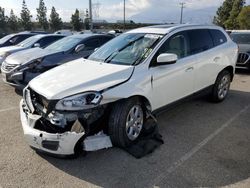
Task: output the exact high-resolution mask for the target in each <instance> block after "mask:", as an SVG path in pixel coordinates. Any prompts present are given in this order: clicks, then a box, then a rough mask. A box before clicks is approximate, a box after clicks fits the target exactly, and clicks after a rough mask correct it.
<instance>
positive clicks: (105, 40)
mask: <svg viewBox="0 0 250 188" xmlns="http://www.w3.org/2000/svg"><path fill="white" fill-rule="evenodd" d="M113 38H114V37H112V36H103V37H100V43H101V45H103V44H104V43H106V42H108V41H109V40H111V39H113Z"/></svg>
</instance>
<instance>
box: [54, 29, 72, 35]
mask: <svg viewBox="0 0 250 188" xmlns="http://www.w3.org/2000/svg"><path fill="white" fill-rule="evenodd" d="M55 34H61V35H66V36H70V35H73V32H72V31H71V30H67V29H63V30H58V31H56V32H55Z"/></svg>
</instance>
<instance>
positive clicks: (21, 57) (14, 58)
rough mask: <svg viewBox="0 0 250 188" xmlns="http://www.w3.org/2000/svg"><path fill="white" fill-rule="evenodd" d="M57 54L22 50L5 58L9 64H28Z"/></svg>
mask: <svg viewBox="0 0 250 188" xmlns="http://www.w3.org/2000/svg"><path fill="white" fill-rule="evenodd" d="M56 53H58V52H55V51H51V50H47V49H41V48H31V49H27V50H23V51H20V52H17V53H14V54H12V55H10V56H8V57H7V58H6V62H7V63H9V64H18V65H20V64H25V63H29V62H31V61H33V60H36V59H39V58H42V57H44V56H48V55H52V54H56Z"/></svg>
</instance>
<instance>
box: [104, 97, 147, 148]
mask: <svg viewBox="0 0 250 188" xmlns="http://www.w3.org/2000/svg"><path fill="white" fill-rule="evenodd" d="M144 119H145V112H144V108H143V105H142V103H141V102H140V100H139V99H138V98H131V99H127V100H123V101H120V102H118V103H116V104H114V106H113V109H112V111H111V114H110V118H109V134H110V138H111V141H112V143H113V144H114V145H116V146H118V147H127V146H129V145H131V144H132V143H134V142H135V141H137V139H138V138H139V136H140V135H141V132H142V129H143V124H144Z"/></svg>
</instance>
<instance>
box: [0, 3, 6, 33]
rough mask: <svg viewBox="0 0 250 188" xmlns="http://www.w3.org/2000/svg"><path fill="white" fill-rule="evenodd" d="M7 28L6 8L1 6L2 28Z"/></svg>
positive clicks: (0, 28) (0, 27)
mask: <svg viewBox="0 0 250 188" xmlns="http://www.w3.org/2000/svg"><path fill="white" fill-rule="evenodd" d="M5 29H6V16H5V10H4V8H2V7H0V30H3V31H4V30H5Z"/></svg>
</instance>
